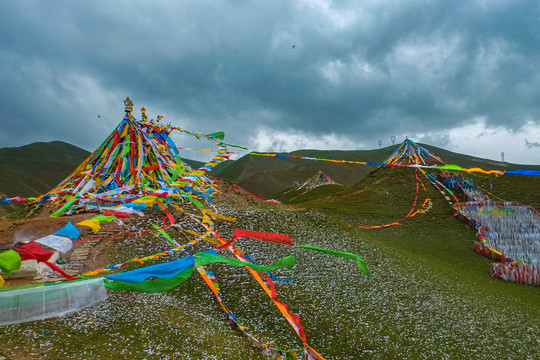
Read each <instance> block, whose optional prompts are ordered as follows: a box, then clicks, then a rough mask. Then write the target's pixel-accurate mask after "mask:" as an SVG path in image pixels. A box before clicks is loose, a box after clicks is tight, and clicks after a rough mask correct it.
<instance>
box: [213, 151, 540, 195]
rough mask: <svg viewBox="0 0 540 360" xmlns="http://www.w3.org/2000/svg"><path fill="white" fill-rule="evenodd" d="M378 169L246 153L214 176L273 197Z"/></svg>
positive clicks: (376, 158)
mask: <svg viewBox="0 0 540 360" xmlns="http://www.w3.org/2000/svg"><path fill="white" fill-rule="evenodd" d="M419 145H421V146H423V147H425V148H426V149H428V150H429V151H431V152H432V153H434V154H435V155H437V156H439V157H440V158H441V159H442V160H443V161H444V162H445V163H447V164H457V165H460V166H463V167H480V168H483V169H499V170H503V171H507V170H515V169H524V168H527V169H533V170H540V165H520V164H512V163H506V162H500V161H494V160H489V159H483V158H478V157H475V156H470V155H464V154H459V153H455V152H452V151H448V150H444V149H442V148H438V147H435V146H431V145H425V144H419ZM394 149H395V146H388V147H385V148H382V149H376V150H297V151H293V152H290V153H283V154H284V155H292V156H306V157H314V158H326V159H334V160H354V161H372V162H382V161H384V160H385V159H386V158H387V157H388V156H389V155H390V154H391V153H392V151H393V150H394ZM375 169H376V166H372V165H355V164H340V163H332V162H324V161H311V160H302V159H290V158H283V157H265V156H256V155H245V156H244V157H242V158H240V159H238V160H236V161H234V162H230V164H227V166H226V167H224V168H222V169H217V170H216V171H214V172H213V173H212V175H213V176H216V177H219V178H222V179H225V180H229V181H233V182H235V183H236V184H238V185H239V186H242V187H243V188H245V189H247V190H249V191H252V192H254V193H257V194H260V195H262V196H265V197H273V196H274V195H276V194H278V193H281V192H283V191H285V190H287V189H289V188H290V187H291V186H292V184H293V181H294V180H298V181H300V182H303V181H305V180H306V179H308V178H309V177H311V176H313V174H315V173H316V172H317V171H319V170H321V171H323V172H324V173H326V174H327V175H329V176H330V177H331V178H333V179H334V180H335V181H337V182H339V183H341V184H343V185H346V186H350V185H353V184H354V183H356V182H358V181H360V180H361V179H363V178H364V177H366V176H367V175H368V174H370V173H371V172H372V171H373V170H375Z"/></svg>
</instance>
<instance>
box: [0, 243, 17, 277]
mask: <svg viewBox="0 0 540 360" xmlns="http://www.w3.org/2000/svg"><path fill="white" fill-rule="evenodd" d="M20 268H21V257H20V256H19V253H18V252H16V251H15V250H13V249H9V250H7V251H3V252H1V253H0V270H2V271H3V272H4V274H6V275H7V276H9V275H11V273H12V272H14V271H15V270H19V269H20Z"/></svg>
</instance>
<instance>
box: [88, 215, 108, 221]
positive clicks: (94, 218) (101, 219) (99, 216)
mask: <svg viewBox="0 0 540 360" xmlns="http://www.w3.org/2000/svg"><path fill="white" fill-rule="evenodd" d="M113 219H114V215H109V216H106V215H97V216H94V217H93V218H90V220H97V221H104V222H111V221H113Z"/></svg>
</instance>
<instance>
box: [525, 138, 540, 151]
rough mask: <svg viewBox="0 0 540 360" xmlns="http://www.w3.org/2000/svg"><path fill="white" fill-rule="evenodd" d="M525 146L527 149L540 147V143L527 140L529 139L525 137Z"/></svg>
mask: <svg viewBox="0 0 540 360" xmlns="http://www.w3.org/2000/svg"><path fill="white" fill-rule="evenodd" d="M525 146H526V147H527V149H534V148H540V143H539V142H538V141H527V139H525Z"/></svg>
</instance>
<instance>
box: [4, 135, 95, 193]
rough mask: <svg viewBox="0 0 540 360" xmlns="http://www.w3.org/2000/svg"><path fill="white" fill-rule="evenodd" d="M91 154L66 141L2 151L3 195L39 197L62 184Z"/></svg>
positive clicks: (41, 143) (34, 144)
mask: <svg viewBox="0 0 540 360" xmlns="http://www.w3.org/2000/svg"><path fill="white" fill-rule="evenodd" d="M89 154H90V153H89V152H88V151H86V150H84V149H81V148H79V147H77V146H74V145H71V144H68V143H65V142H62V141H52V142H48V143H44V142H37V143H33V144H29V145H25V146H21V147H10V148H2V149H0V193H2V194H4V195H6V196H23V197H28V196H37V195H40V194H43V193H46V192H47V191H49V190H50V189H51V188H52V187H54V186H56V185H57V184H58V183H59V182H61V181H62V180H63V179H64V178H65V177H66V176H67V175H68V174H69V173H70V172H71V171H73V169H75V168H76V167H77V166H78V165H79V164H80V163H81V162H82V161H84V159H86V157H88V155H89Z"/></svg>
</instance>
